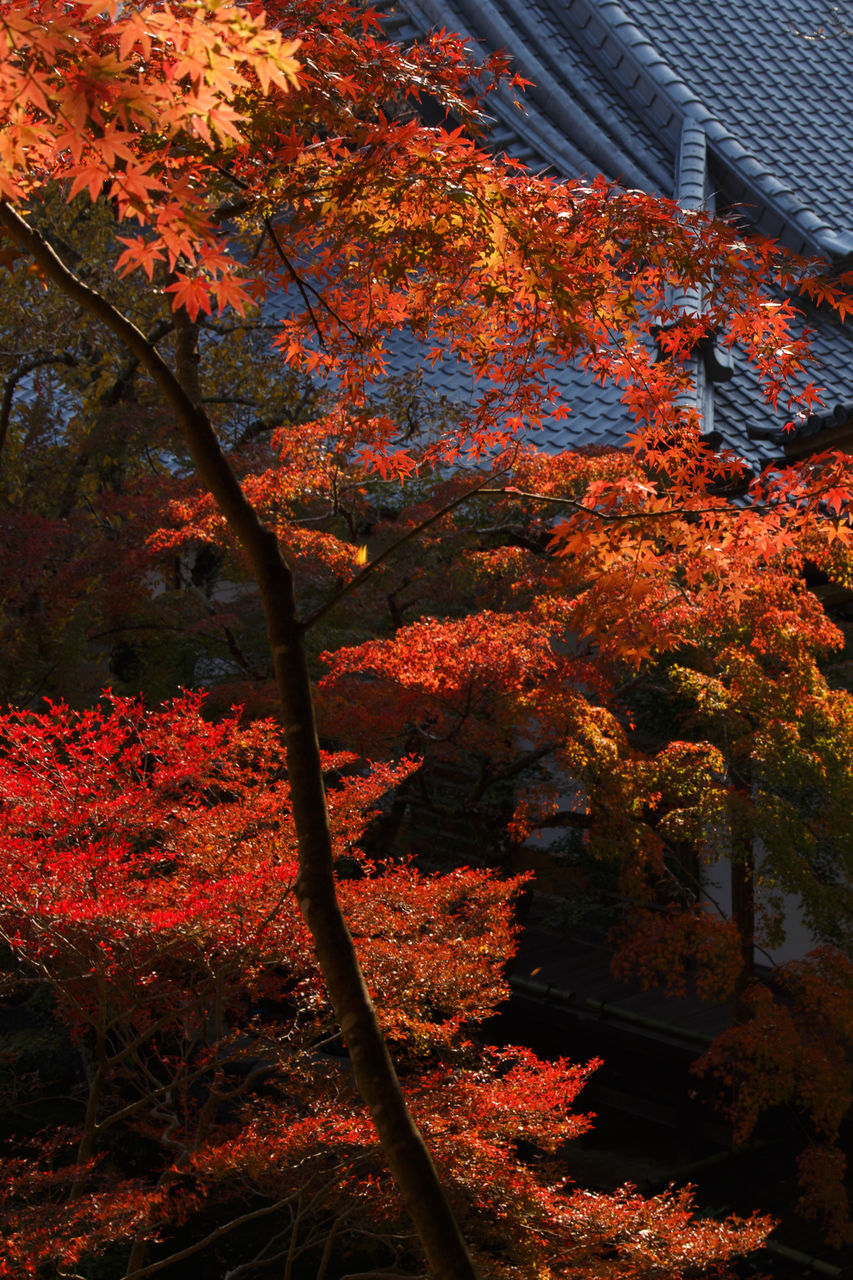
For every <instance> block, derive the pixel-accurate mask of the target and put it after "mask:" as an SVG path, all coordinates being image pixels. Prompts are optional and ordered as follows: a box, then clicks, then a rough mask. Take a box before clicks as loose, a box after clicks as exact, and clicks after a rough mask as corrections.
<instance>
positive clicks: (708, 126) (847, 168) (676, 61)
mask: <svg viewBox="0 0 853 1280" xmlns="http://www.w3.org/2000/svg"><path fill="white" fill-rule="evenodd" d="M386 8H387V10H388V12H389V27H390V29H391V31H392V32H394V33H395V34H397V35H398V36H399V38H401V39H406V38H411V37H412V36H414V35H416V34H418V33H423V32H426V31H427V30H429V29H431V28H432V27H445V28H447V29H448V30H453V31H458V32H460V33H462V34H464V35H467V36H469V37H470V38H471V40H472V42H476V45H475V46H474V47H481V48H483V49H484V50H494V49H500V48H503V49H505V50H507V51H508V52H510V54H511V55H512V61H513V65H514V68H515V69H516V70H518V71H519V72H520V73H521V74H522V75H523V76H525V78H526V79H528V80H531V81H532V82H533V86H534V87H533V88H531V89H530V90H528V91H527V94H526V95H525V104H526V110H525V111H524V112H519V111H518V109H517V108H516V107H515V106H514V105H513V103H512V99H511V95H509V94H507V95H506V96H505V97H504V98H503V99H498V100H497V101H496V100H495V99H492V100H491V103H492V106H491V110H492V112H493V114H494V116H495V121H494V127H493V130H492V139H493V143H494V145H495V147H496V148H497V149H500V150H506V151H507V152H508V153H509V154H511V155H513V156H515V157H517V158H518V159H520V160H523V161H524V162H525V163H527V164H529V165H531V166H532V167H533V168H537V169H541V168H543V167H548V168H550V169H552V170H553V171H555V172H556V173H558V174H560V175H561V176H564V177H567V178H572V177H578V176H581V175H584V174H585V175H590V174H593V173H597V172H603V173H604V174H605V176H607V177H608V178H611V179H614V180H617V181H620V182H622V183H623V184H624V185H626V186H635V187H640V188H642V189H644V190H649V191H658V192H661V193H662V194H665V195H676V196H678V198H682V199H686V200H688V201H689V202H690V203H691V204H694V205H695V203H696V195H695V193H696V191H697V190H698V191H700V193H701V178H702V175H701V173H699V172H698V171H697V172H696V173H694V172H693V169H694V168H696V164H699V163H701V160H700V159H699V157H700V155H701V151H700V149H696V148H694V150H695V157H694V159H695V160H696V163H694V162H693V160H691V159H690V158H689V157H690V154H691V152H690V149H689V147H688V148H687V150H686V151H685V152H684V153H683V155H682V136H683V132H684V130H685V124H687V133H684V136H685V137H688V135H689V131H690V130H691V129H693V131H694V133H695V132H696V130H697V129H698V131H699V132H698V135H697V136H700V135H701V133H702V132H703V131H704V135H705V138H706V140H707V160H708V182H709V184H710V190H711V194H712V197H713V196H714V195H715V196H716V199H717V203H718V207H719V206H720V205H721V204H722V205H726V206H735V207H738V208H739V209H740V210H741V211H742V215H743V216H744V217H745V218H746V219H747V220H748V221H749V222H750V223H751V224H752V225H753V226H754V227H755V228H757V229H758V230H760V231H762V232H764V233H765V234H768V235H772V236H776V237H778V238H780V239H781V240H783V242H784V243H786V244H787V245H788V246H789V247H791V248H793V249H795V250H797V251H801V252H805V253H809V254H814V253H817V254H821V255H824V256H826V257H828V258H832V257H834V258H838V257H842V256H844V255H846V254H848V253H853V128H851V127H850V122H849V111H850V102H851V99H853V58H851V53H853V38H848V41H847V42H846V43H845V41H844V38H843V37H842V36H840V35H833V33H832V32H830V33H829V38H827V39H814V38H811V37H812V36H813V34H814V33H815V32H816V30H817V29H818V28H819V27H820V25H821V24H822V23H825V22H827V21H828V20H829V19H830V17H831V13H832V5H831V3H830V0H775V2H774V4H772V5H769V4H768V3H767V0H725V3H720V0H514V3H513V2H512V0H394V3H393V4H391V3H390V2H389V0H386ZM679 155H682V160H681V172H680V174H679V173H677V170H678V167H679V161H678V157H679ZM684 156H687V157H688V159H687V161H685V159H684ZM817 328H818V334H817V337H816V338H815V343H814V347H815V354H816V356H817V358H818V363H817V365H816V369H815V381H817V382H818V384H819V385H820V386H822V387H824V388H825V392H826V395H825V399H826V402H827V408H826V412H825V413H824V414H823V419H825V421H826V422H827V423H830V422H836V421H838V420H839V417H840V416H843V414H844V413H845V412H846V411H847V409H848V408H849V410H850V414H851V417H853V333H851V332H850V329H849V327H848V329H844V328H842V327H841V326H839V325H838V324H837V323H833V322H823V321H819V322H818V325H817ZM735 364H736V372H735V376H734V377H733V378H732V380H731V381H730V382H727V383H724V384H718V385H717V386H715V388H714V423H713V426H714V429H715V430H716V431H719V432H720V434H721V435H722V437H723V439H724V441H725V442H726V443H727V444H729V445H730V446H731V447H733V448H735V449H736V450H737V451H738V452H740V453H742V454H743V455H744V456H746V457H751V458H752V459H753V460H754V461H755V462H756V463H760V462H761V461H762V460H764V459H767V458H769V457H773V456H778V455H779V454H780V453H781V446H780V440H781V436H777V438H776V439H775V440H774V439H773V438H772V435H773V430H774V428H775V429H777V430H779V431H781V427H782V425H783V423H784V421H785V419H786V418H787V417H788V416H789V415H788V413H787V412H786V411H785V408H784V406H783V407H782V408H781V409H780V412H779V414H778V415H774V414H773V412H772V410H771V409H770V408H769V407H768V406H767V405H766V404H765V403H764V401H763V399H762V396H761V393H760V390H759V388H758V385H757V383H756V380H755V378H754V377H753V376H752V375H751V374H750V371H749V370H748V369H747V368H746V367H745V363H744V361H742V360H741V361H738V360H737V359H736V361H735ZM444 377H445V380H446V381H447V382H448V385H447V387H445V388H444V389H445V390H446V391H447V392H448V394H451V393H452V392H451V389H450V388H451V384H452V383H453V376H452V374H449V373H445V375H444ZM555 380H556V381H557V383H558V385H559V386H560V389H561V391H562V392H563V394H564V396H565V398H566V400H567V402H568V403H569V404H571V406H572V409H573V412H572V415H571V417H569V418H568V419H567V420H565V422H563V423H561V424H559V425H557V424H554V425H553V426H552V427H550V428H546V431H545V438H546V439H547V440H548V443H549V446H550V447H552V448H560V447H567V446H570V445H578V444H603V443H617V442H619V441H621V440H622V439H624V435H625V432H626V430H628V429H629V427H630V423H629V421H628V418H627V415H626V413H625V411H624V409H623V408H622V406H621V405H620V403H619V392H618V391H617V390H615V389H613V388H604V389H602V388H601V387H600V386H594V387H593V386H591V385H590V384H589V382H588V381H587V380H586V379H585V378H584V377H583V376H582V375H580V374H579V373H578V372H577V371H575V370H571V369H565V370H561V371H559V373H558V374H557V375H556V376H555ZM820 425H821V422H820V421H818V420H815V419H813V420H812V422H811V423H810V426H809V430H810V431H811V432H812V433H814V432H815V431H816V430H817V429H818V428H819V427H820Z"/></svg>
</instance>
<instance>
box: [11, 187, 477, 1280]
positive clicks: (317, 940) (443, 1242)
mask: <svg viewBox="0 0 853 1280" xmlns="http://www.w3.org/2000/svg"><path fill="white" fill-rule="evenodd" d="M0 224H2V226H3V227H4V228H5V229H6V231H7V232H8V233H9V235H10V236H11V238H12V239H13V240H14V242H15V243H16V244H17V245H18V247H19V248H20V249H22V250H24V251H25V252H26V253H28V254H29V255H30V256H31V257H32V258H33V259H34V260H35V261H36V262H37V263H38V265H39V267H40V268H41V270H42V271H43V272H44V274H45V275H46V276H47V277H48V279H50V280H51V281H52V282H53V283H54V284H55V285H56V286H57V287H58V288H59V289H61V290H62V292H63V293H65V294H66V295H67V296H68V297H69V298H71V299H72V301H74V302H76V303H77V304H78V306H80V307H82V308H84V309H85V310H86V311H88V312H89V313H90V314H92V315H94V316H95V317H97V318H98V319H100V320H101V321H102V322H103V323H104V324H105V325H106V326H107V327H108V328H109V329H110V330H111V331H112V332H113V333H114V334H116V335H117V336H118V337H119V338H120V339H121V340H122V341H123V342H124V343H125V345H126V346H127V348H128V350H129V351H130V352H131V353H132V354H133V355H134V356H136V358H137V359H138V360H139V362H140V364H141V365H142V366H143V367H144V368H145V369H146V370H147V371H148V373H149V374H150V376H151V377H152V378H153V379H154V381H155V382H156V383H157V385H158V387H159V388H160V391H161V393H162V394H163V396H164V398H165V400H166V401H167V403H168V404H169V407H170V408H171V409H172V411H173V412H174V413H175V416H176V418H177V421H178V424H179V426H180V429H181V432H182V435H183V437H184V440H185V442H186V444H187V446H188V448H189V450H190V453H191V455H192V458H193V462H194V464H195V467H196V470H197V472H198V476H199V479H200V481H201V483H202V484H203V485H204V487H205V488H206V489H207V490H208V491H209V492H210V493H211V495H212V496H213V498H214V499H215V501H216V503H217V505H218V506H219V509H220V511H221V512H222V514H223V515H224V516H225V518H226V520H227V521H228V524H229V525H230V527H231V530H232V532H233V533H234V535H235V536H236V538H237V539H238V541H239V542H240V543H241V545H242V547H243V549H244V551H245V552H246V555H247V556H248V558H249V561H250V563H251V566H252V571H253V573H254V576H255V579H256V581H257V584H258V587H259V589H260V594H261V600H262V603H263V607H264V613H265V616H266V624H267V632H268V636H269V642H270V648H271V650H272V657H273V665H274V669H275V677H276V684H277V688H278V696H279V701H280V705H281V714H282V720H283V724H284V736H285V745H286V749H287V769H288V779H289V783H290V794H291V803H292V806H293V817H294V822H295V826H296V834H297V839H298V843H299V875H298V879H297V885H296V895H297V899H298V901H299V906H300V909H301V911H302V914H303V917H304V919H305V922H306V924H307V926H308V929H309V930H310V932H311V936H312V938H313V941H314V947H315V951H316V954H317V959H318V961H319V964H320V968H321V970H322V973H323V977H324V979H325V982H326V987H327V990H328V993H329V998H330V1000H331V1002H332V1006H333V1008H334V1011H335V1016H336V1017H337V1020H338V1023H339V1025H340V1028H341V1032H342V1033H343V1036H344V1039H345V1041H346V1045H347V1049H348V1051H349V1055H350V1059H351V1062H352V1068H353V1075H354V1077H355V1082H356V1086H357V1088H358V1090H359V1092H360V1094H361V1096H362V1098H363V1099H364V1102H365V1103H366V1104H367V1106H368V1108H369V1110H370V1114H371V1116H372V1118H373V1122H374V1124H375V1126H376V1130H377V1133H378V1135H379V1140H380V1142H381V1144H382V1149H383V1151H384V1153H385V1158H386V1160H387V1162H388V1166H389V1168H390V1170H391V1173H392V1174H393V1176H394V1179H395V1181H396V1183H397V1186H398V1187H399V1190H400V1193H401V1195H402V1197H403V1201H404V1202H405V1205H406V1208H407V1210H408V1212H409V1214H410V1215H411V1218H412V1221H413V1223H414V1226H415V1229H416V1231H417V1233H418V1236H419V1237H420V1240H421V1243H422V1245H423V1249H424V1252H425V1254H426V1257H427V1261H428V1263H429V1266H430V1268H431V1270H432V1272H433V1273H434V1275H435V1276H436V1277H439V1278H440V1280H474V1277H475V1276H476V1272H475V1269H474V1266H473V1264H472V1262H471V1259H470V1256H469V1254H468V1251H467V1248H466V1246H465V1242H464V1240H463V1238H462V1234H461V1232H460V1230H459V1227H458V1224H457V1223H456V1220H455V1218H454V1216H453V1212H452V1210H451V1208H450V1205H449V1202H448V1200H447V1197H446V1195H445V1192H444V1189H443V1187H442V1185H441V1182H440V1180H439V1178H438V1174H437V1172H436V1169H435V1166H434V1164H433V1162H432V1159H431V1157H430V1154H429V1152H428V1151H427V1148H426V1145H425V1143H424V1141H423V1138H422V1137H421V1134H420V1133H419V1131H418V1129H417V1127H416V1125H415V1123H414V1121H413V1120H412V1118H411V1115H410V1114H409V1110H408V1108H407V1106H406V1102H405V1099H404V1097H403V1093H402V1090H401V1088H400V1084H399V1081H398V1079H397V1075H396V1072H395V1070H394V1066H393V1063H392V1062H391V1058H390V1056H389V1054H388V1050H387V1047H386V1045H385V1042H384V1039H383V1037H382V1032H381V1030H380V1028H379V1024H378V1021H377V1019H376V1013H375V1010H374V1008H373V1005H372V1003H371V1000H370V996H369V994H368V991H367V987H366V985H365V982H364V978H363V976H362V973H361V969H360V966H359V963H358V959H357V957H356V954H355V948H354V946H353V942H352V938H351V937H350V934H349V930H348V929H347V926H346V922H345V920H344V918H343V914H342V912H341V909H340V904H339V903H338V899H337V894H336V892H335V884H334V876H333V867H332V842H331V834H330V831H329V819H328V809H327V807H326V797H325V792H324V788H323V777H322V766H321V760H320V751H319V744H318V741H317V733H316V727H315V721H314V707H313V700H312V694H311V684H310V678H309V673H308V665H307V661H306V656H305V648H304V643H303V627H302V625H301V623H300V622H299V619H298V618H297V614H296V608H295V601H294V593H293V575H292V573H291V570H290V568H289V566H288V565H287V563H286V562H285V560H284V558H283V556H282V554H281V551H280V548H279V545H278V539H277V538H276V536H275V534H274V533H273V532H272V531H271V530H269V529H267V528H265V527H264V525H263V524H262V522H261V521H260V519H259V517H258V514H257V512H256V511H255V510H254V508H253V507H252V505H251V504H250V503H249V501H248V500H247V498H246V496H245V494H244V493H243V490H242V488H241V486H240V484H239V482H238V480H237V478H236V476H235V475H234V472H233V471H232V470H231V467H230V465H229V463H228V460H227V459H226V457H225V455H224V454H223V453H222V450H221V449H220V447H219V442H218V440H217V438H216V434H215V432H214V430H213V426H212V424H211V422H210V420H209V418H208V417H207V414H206V413H205V411H204V409H203V408H202V407H201V405H199V404H198V403H195V402H194V400H193V398H192V396H191V395H188V394H187V393H186V392H185V391H184V388H183V387H182V385H181V383H180V381H179V380H178V378H177V377H176V376H175V374H174V373H173V372H172V370H171V369H170V368H169V366H168V365H167V364H166V363H165V361H164V360H163V359H162V357H161V356H160V354H159V353H158V352H157V350H156V349H155V348H154V347H153V346H152V344H151V343H150V342H149V341H148V340H147V339H146V337H145V335H144V334H143V333H142V332H141V331H140V330H139V329H137V328H136V326H135V325H134V324H132V323H131V322H130V321H129V320H128V319H127V318H126V317H125V316H124V315H123V314H122V313H121V312H119V311H118V310H116V308H115V307H114V306H113V305H112V304H111V303H110V302H108V301H107V300H106V299H105V298H104V297H102V295H100V294H99V293H97V292H96V291H95V290H93V289H91V288H90V287H89V286H88V285H86V284H84V283H83V281H81V280H80V279H78V277H76V276H75V275H74V274H73V272H71V271H69V270H68V268H67V267H66V266H65V265H64V263H63V262H62V261H61V259H60V258H59V257H58V256H57V254H56V253H55V252H54V250H53V249H52V248H51V246H50V245H49V244H48V243H47V241H46V240H45V239H44V237H43V236H41V235H40V234H39V233H38V232H37V231H35V230H34V229H33V228H32V227H31V226H30V225H29V224H28V223H27V222H26V221H25V219H23V218H22V217H21V215H20V214H19V213H18V212H17V211H16V210H14V209H13V208H12V207H11V206H10V205H8V204H7V203H6V202H0Z"/></svg>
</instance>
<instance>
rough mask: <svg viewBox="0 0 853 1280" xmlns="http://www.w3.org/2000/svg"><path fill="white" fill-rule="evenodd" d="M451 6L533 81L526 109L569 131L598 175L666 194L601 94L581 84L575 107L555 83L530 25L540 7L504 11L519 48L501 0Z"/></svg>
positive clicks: (547, 55)
mask: <svg viewBox="0 0 853 1280" xmlns="http://www.w3.org/2000/svg"><path fill="white" fill-rule="evenodd" d="M456 5H457V8H458V9H459V11H460V13H462V14H464V16H465V17H466V18H467V19H468V22H469V25H470V26H471V27H472V28H475V27H476V28H477V29H479V30H482V31H483V33H484V34H485V35H487V36H488V37H489V39H490V41H492V42H493V44H494V47H495V48H496V49H499V48H504V49H507V50H508V51H511V52H512V54H513V61H514V63H516V64H517V66H518V69H519V71H521V73H522V74H523V75H525V76H527V77H529V78H530V79H531V80H532V81H533V83H532V84H531V86H530V87H529V88H528V89H527V90H526V91H525V94H524V102H525V104H526V105H528V107H529V104H530V103H535V104H536V105H537V107H538V108H539V110H540V111H541V112H543V114H545V115H546V116H547V118H549V119H551V120H553V122H554V124H555V125H557V126H558V127H562V128H567V127H568V128H570V129H571V130H572V136H573V138H574V139H575V140H576V144H577V145H578V146H579V148H580V149H581V150H582V151H583V152H584V154H585V155H586V156H587V158H588V159H589V160H592V161H593V162H594V163H595V164H596V165H597V166H598V167H599V168H600V169H601V170H602V172H609V173H610V174H611V175H612V176H613V177H616V178H618V179H619V180H621V181H623V182H624V184H625V185H627V186H636V187H640V188H642V189H644V190H655V189H661V188H663V189H667V188H668V187H669V186H670V185H671V183H672V174H671V172H670V171H668V170H667V169H664V168H663V167H662V166H661V164H660V163H659V161H658V160H657V158H656V157H655V156H653V155H651V154H642V155H641V154H640V153H639V151H640V149H639V148H638V146H637V143H638V142H639V141H640V139H639V137H638V136H631V134H630V133H629V130H628V129H626V128H625V127H624V126H623V125H622V124H621V123H620V121H618V120H615V119H613V118H612V116H611V117H608V112H607V108H606V106H605V105H604V104H603V103H602V101H601V95H600V93H599V92H598V91H597V90H596V89H595V88H594V87H593V86H592V85H590V84H584V86H583V89H582V99H583V100H582V103H581V104H578V102H577V100H576V98H575V97H574V95H573V94H572V93H571V92H570V91H568V90H567V89H566V88H565V87H564V84H563V83H561V80H560V76H559V72H558V71H556V70H555V68H554V57H553V52H552V49H551V48H549V44H548V41H547V40H546V39H545V37H544V34H543V32H542V30H541V26H542V24H541V22H539V23H537V22H534V21H530V16H531V13H532V12H535V11H536V9H539V10H541V8H542V7H543V6H541V5H539V6H530V5H524V4H518V5H510V6H509V8H510V11H511V13H512V17H513V18H514V20H515V22H516V23H517V25H518V27H519V28H520V29H521V32H522V34H523V37H524V45H523V47H519V43H518V39H517V36H516V35H515V33H514V32H513V29H512V27H511V25H510V23H509V21H507V19H506V18H505V17H504V12H505V11H506V9H507V7H508V6H507V5H506V4H502V3H501V0H456ZM537 28H538V29H537ZM523 55H527V56H526V57H524V56H523ZM591 116H592V117H594V118H593V119H591V118H590V117H591ZM642 150H643V151H645V150H646V149H645V148H642Z"/></svg>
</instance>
